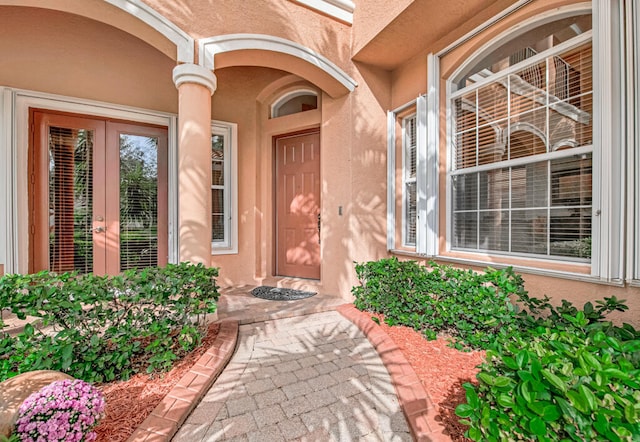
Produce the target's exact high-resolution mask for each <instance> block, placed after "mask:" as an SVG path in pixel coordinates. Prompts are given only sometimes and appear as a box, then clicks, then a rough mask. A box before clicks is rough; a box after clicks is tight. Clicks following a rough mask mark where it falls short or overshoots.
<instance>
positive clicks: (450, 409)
mask: <svg viewBox="0 0 640 442" xmlns="http://www.w3.org/2000/svg"><path fill="white" fill-rule="evenodd" d="M372 316H376V317H377V318H378V319H379V320H380V327H381V328H382V329H383V330H384V332H385V333H387V335H388V336H389V337H390V338H391V339H392V340H393V342H395V344H396V345H397V346H398V347H399V348H400V350H401V351H402V353H403V354H404V357H405V358H406V359H407V361H408V362H409V364H411V366H412V367H413V369H414V371H415V372H416V375H417V376H418V378H420V381H422V385H423V386H424V389H425V390H426V392H427V394H428V395H429V397H430V398H431V400H432V401H433V403H434V406H435V407H436V410H438V414H439V416H438V417H436V419H438V418H439V419H441V420H440V425H442V426H443V427H444V428H445V430H444V431H443V433H444V434H447V435H448V436H449V437H451V439H452V440H453V441H455V442H459V441H468V440H469V439H467V438H465V437H464V435H463V434H464V432H465V430H466V428H467V427H465V426H464V425H461V424H460V423H458V419H459V418H458V417H457V416H456V413H455V409H456V407H457V406H458V405H459V404H462V403H464V402H466V401H465V391H464V389H463V388H462V384H464V383H465V382H472V381H473V382H475V380H476V373H478V371H479V370H478V369H477V368H476V366H477V365H479V364H481V363H482V362H483V361H484V358H485V352H484V351H473V352H468V353H465V352H461V351H459V350H456V349H453V348H450V347H448V346H447V344H448V341H447V339H446V338H444V337H439V338H438V339H437V340H435V341H428V340H427V339H425V338H424V336H422V335H421V334H420V333H418V332H417V331H415V330H413V329H412V328H409V327H404V326H393V327H389V326H388V325H387V324H385V323H384V320H383V316H382V315H377V314H376V315H372Z"/></svg>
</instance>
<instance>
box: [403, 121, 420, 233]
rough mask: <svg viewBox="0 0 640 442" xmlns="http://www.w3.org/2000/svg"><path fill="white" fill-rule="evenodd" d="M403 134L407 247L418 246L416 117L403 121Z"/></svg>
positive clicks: (404, 212) (404, 227)
mask: <svg viewBox="0 0 640 442" xmlns="http://www.w3.org/2000/svg"><path fill="white" fill-rule="evenodd" d="M402 134H403V137H402V138H403V139H402V142H403V145H404V155H403V158H404V159H403V164H404V167H403V169H404V172H403V205H404V211H403V242H404V245H405V246H415V245H416V218H417V193H416V185H417V183H416V157H417V136H416V134H417V131H416V116H415V115H412V116H410V117H407V118H404V119H403V121H402Z"/></svg>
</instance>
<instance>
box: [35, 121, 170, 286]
mask: <svg viewBox="0 0 640 442" xmlns="http://www.w3.org/2000/svg"><path fill="white" fill-rule="evenodd" d="M31 122H32V124H31V127H32V137H31V146H30V154H29V162H30V164H29V173H30V179H29V197H30V198H29V224H30V226H29V227H30V232H29V233H30V235H29V271H30V272H35V271H39V270H43V269H48V270H51V271H55V272H64V271H78V272H80V273H95V274H100V275H103V274H110V275H113V274H117V273H119V272H121V271H123V270H127V269H131V268H143V267H149V266H155V265H163V264H166V262H167V254H168V251H167V244H168V239H167V238H168V228H167V130H166V128H161V127H155V126H147V125H141V124H135V123H125V122H118V121H109V120H103V119H97V118H91V117H85V116H75V115H66V114H57V113H52V112H46V111H40V110H32V112H31Z"/></svg>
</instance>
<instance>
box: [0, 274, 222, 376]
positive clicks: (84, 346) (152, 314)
mask: <svg viewBox="0 0 640 442" xmlns="http://www.w3.org/2000/svg"><path fill="white" fill-rule="evenodd" d="M217 276H218V270H217V269H216V268H206V267H204V266H203V265H202V264H198V265H192V264H188V263H181V264H179V265H174V264H169V265H167V266H166V267H163V268H158V267H154V268H148V269H143V270H129V271H126V272H124V273H123V274H122V275H119V276H113V277H108V276H96V275H91V274H86V275H78V274H76V273H62V274H55V273H50V272H46V271H45V272H40V273H36V274H32V275H5V276H3V277H1V278H0V307H2V308H7V309H10V310H11V311H12V312H13V313H15V314H16V315H17V316H18V318H20V319H25V318H26V317H33V318H35V319H36V321H37V322H35V323H34V324H27V325H26V326H25V328H24V331H23V332H22V333H20V334H18V335H16V336H9V335H8V334H7V333H2V332H1V331H0V380H4V379H7V378H10V377H12V376H14V375H16V374H19V373H22V372H25V371H30V370H46V369H48V370H58V371H62V372H65V373H68V374H70V375H72V376H74V377H76V378H79V379H83V380H85V381H88V382H104V381H111V380H113V379H116V378H118V379H127V378H128V377H129V376H130V375H131V374H133V373H136V372H139V371H143V370H145V369H146V370H147V371H148V372H152V371H154V370H163V369H167V368H169V367H170V366H171V364H172V362H173V361H174V360H175V359H177V358H178V357H179V355H180V354H181V353H184V352H187V351H190V350H192V349H193V348H195V346H197V345H198V343H199V342H200V340H201V337H202V334H203V332H204V329H203V327H202V326H203V324H204V317H205V315H206V314H207V313H213V312H215V310H216V301H217V299H218V297H219V293H218V288H217V285H216V280H215V277H217ZM40 323H41V326H40V325H39V324H40ZM0 325H2V324H1V323H0Z"/></svg>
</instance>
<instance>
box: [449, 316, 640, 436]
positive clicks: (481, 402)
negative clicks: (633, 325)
mask: <svg viewBox="0 0 640 442" xmlns="http://www.w3.org/2000/svg"><path fill="white" fill-rule="evenodd" d="M576 319H577V321H578V322H580V323H581V324H583V325H585V324H586V323H587V321H588V320H586V319H585V317H584V313H583V312H579V313H578V314H577V315H576ZM627 327H629V328H630V326H627ZM607 328H609V326H608V325H606V326H604V327H603V326H602V325H601V324H593V325H592V326H588V327H587V329H586V330H583V329H581V328H580V327H576V328H566V329H563V330H558V329H550V328H538V329H536V330H535V331H534V332H532V333H531V334H530V336H527V337H525V338H514V339H513V340H512V341H511V342H501V343H500V344H499V345H496V346H495V349H493V350H489V351H488V352H487V361H486V363H484V364H482V366H481V369H482V371H481V372H480V373H479V374H478V375H477V378H478V381H479V385H477V386H474V385H472V384H465V389H466V397H467V404H463V405H459V406H458V407H457V409H456V413H457V414H458V416H460V417H463V418H464V420H463V421H462V422H463V423H465V424H467V425H470V429H469V430H468V432H467V435H468V436H469V437H470V438H471V439H473V440H488V441H491V440H501V441H502V440H505V441H506V440H539V441H551V440H574V441H586V440H609V441H632V440H638V438H639V437H640V369H639V368H638V367H639V361H640V339H631V340H620V339H618V338H616V337H614V336H608V335H607V334H606V333H605V332H604V331H603V329H607ZM631 330H632V329H631ZM631 330H627V331H628V332H629V333H632V334H636V333H635V332H632V331H631ZM636 335H637V334H636Z"/></svg>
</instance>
